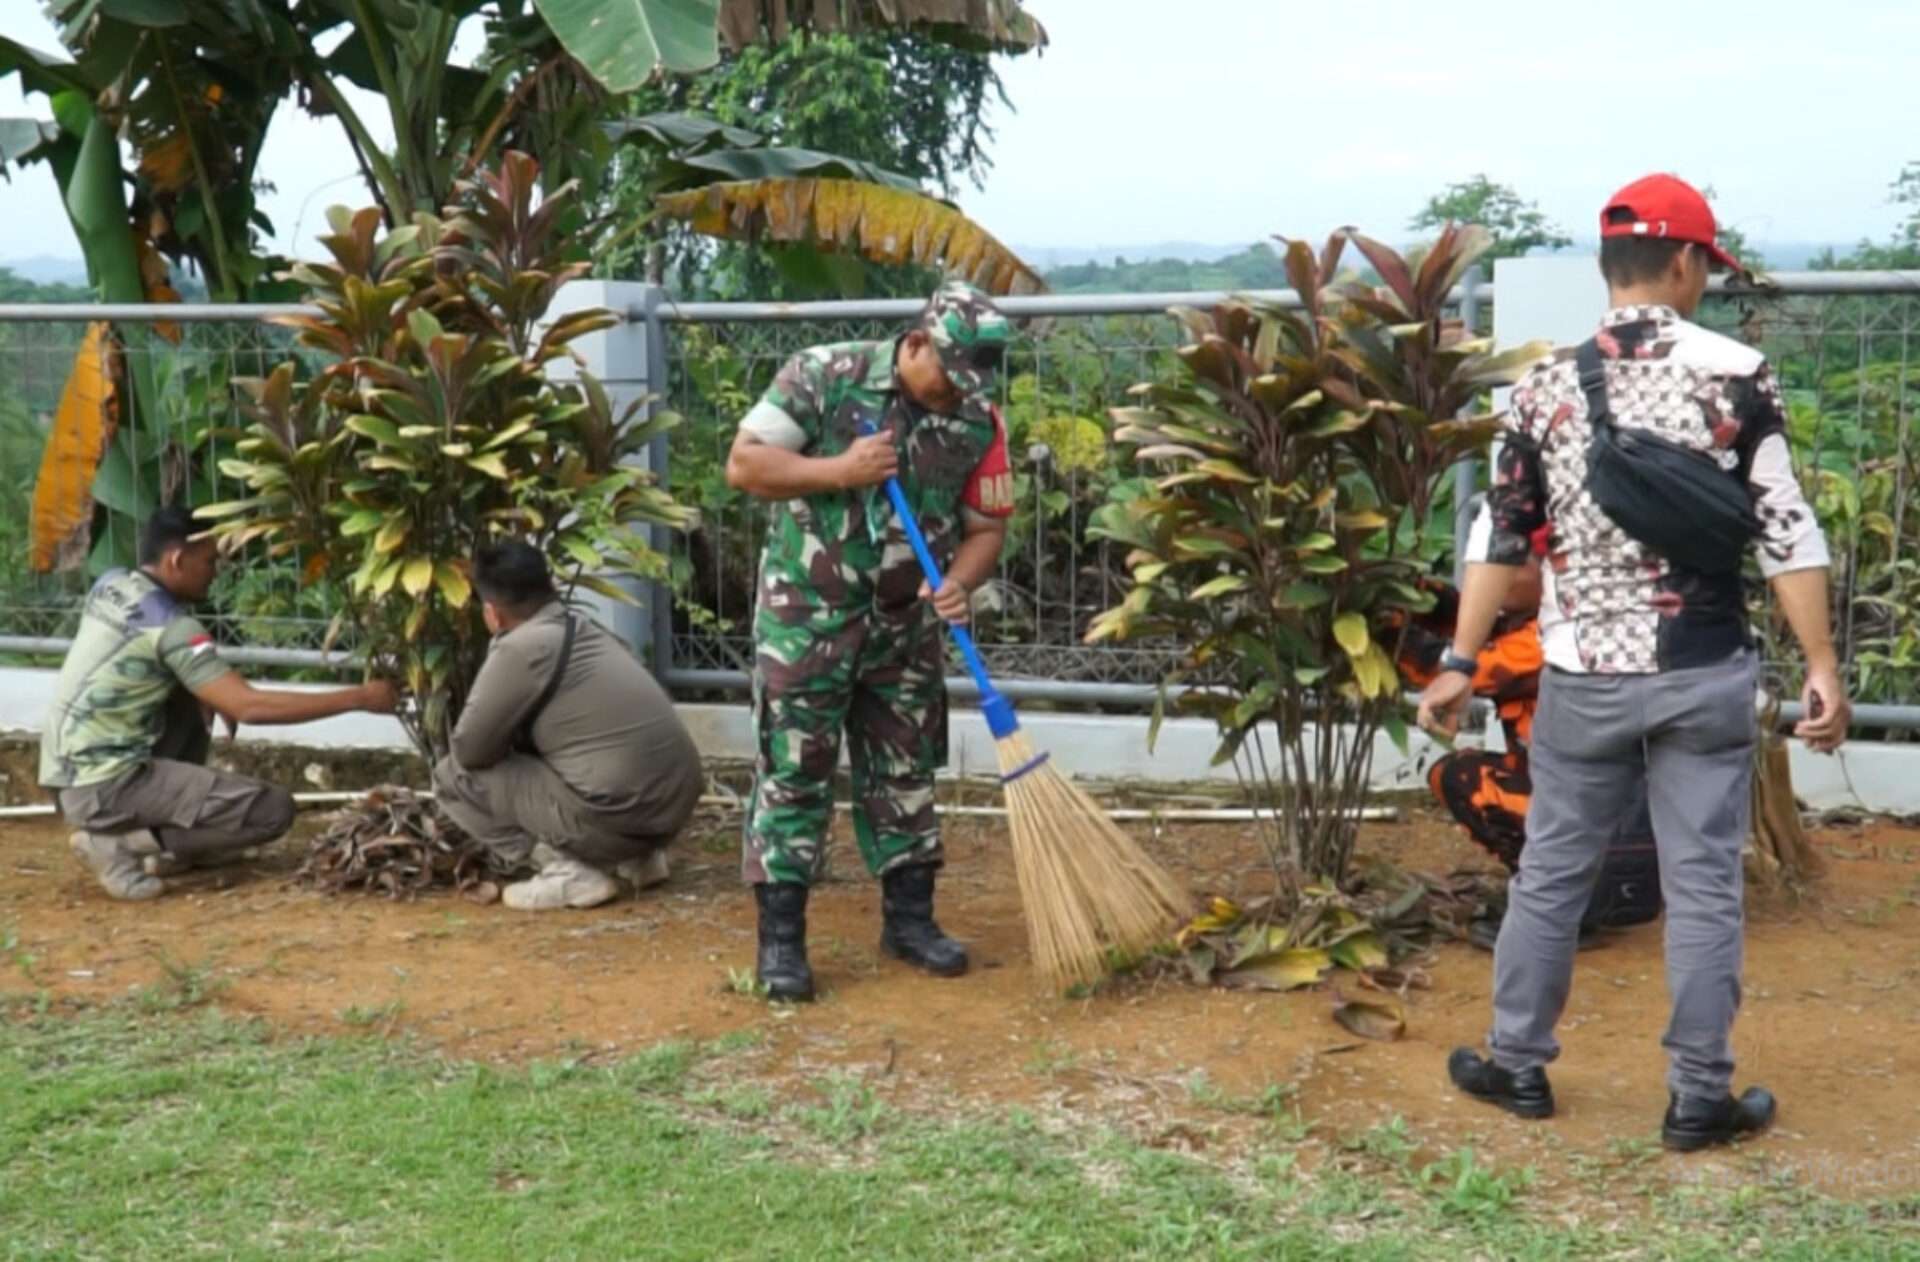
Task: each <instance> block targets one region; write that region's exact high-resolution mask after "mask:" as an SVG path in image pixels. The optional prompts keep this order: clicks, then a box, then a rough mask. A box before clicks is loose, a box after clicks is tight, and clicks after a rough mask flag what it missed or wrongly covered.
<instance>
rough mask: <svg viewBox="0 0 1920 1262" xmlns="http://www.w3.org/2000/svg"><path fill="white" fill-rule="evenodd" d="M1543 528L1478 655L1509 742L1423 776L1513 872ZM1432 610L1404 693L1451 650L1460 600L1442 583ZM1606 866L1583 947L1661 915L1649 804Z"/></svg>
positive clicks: (1522, 832) (1524, 783)
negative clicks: (1602, 932)
mask: <svg viewBox="0 0 1920 1262" xmlns="http://www.w3.org/2000/svg"><path fill="white" fill-rule="evenodd" d="M1485 526H1486V522H1485V520H1484V513H1483V515H1482V520H1481V521H1478V522H1476V523H1475V527H1474V530H1473V532H1472V534H1471V535H1470V537H1469V539H1468V544H1467V551H1468V559H1469V560H1473V559H1475V558H1476V555H1477V554H1476V551H1475V549H1476V545H1478V546H1479V547H1480V548H1481V549H1482V550H1484V545H1485V540H1486V537H1487V530H1486V528H1485ZM1546 550H1547V530H1546V529H1545V528H1543V529H1541V530H1540V531H1539V532H1537V533H1536V534H1535V535H1534V537H1533V560H1532V562H1531V563H1530V564H1529V565H1527V566H1526V567H1525V568H1524V569H1522V570H1521V571H1520V573H1519V575H1518V576H1517V577H1516V578H1515V579H1514V583H1513V588H1512V591H1511V592H1510V594H1509V595H1508V597H1507V601H1506V604H1505V605H1504V607H1503V608H1502V611H1501V615H1500V619H1499V621H1498V622H1497V623H1495V625H1494V629H1493V634H1492V636H1491V637H1489V639H1488V641H1487V644H1486V647H1485V648H1483V649H1482V650H1481V651H1480V656H1479V659H1478V668H1477V669H1476V670H1475V672H1474V676H1473V692H1474V695H1475V696H1477V697H1482V698H1485V699H1486V700H1488V701H1490V702H1492V703H1493V708H1494V714H1495V716H1496V717H1497V718H1498V719H1499V721H1500V726H1501V730H1502V733H1503V735H1504V736H1505V738H1506V740H1505V742H1504V744H1505V746H1506V748H1505V749H1503V750H1498V751H1496V750H1489V749H1462V750H1456V751H1454V752H1452V753H1449V754H1447V755H1446V756H1445V757H1443V758H1441V759H1439V760H1438V761H1437V762H1435V763H1434V764H1433V766H1432V767H1430V768H1429V769H1428V771H1427V786H1428V787H1429V788H1430V789H1431V790H1432V791H1433V795H1434V797H1436V798H1437V799H1439V801H1440V802H1441V804H1442V805H1444V806H1445V807H1446V808H1447V811H1448V813H1449V814H1451V815H1452V816H1453V818H1454V820H1455V821H1456V822H1458V823H1459V824H1460V826H1461V828H1462V829H1463V830H1464V831H1465V832H1466V834H1467V836H1468V837H1470V838H1472V839H1473V841H1474V843H1475V844H1477V845H1479V846H1480V847H1481V848H1482V849H1484V850H1485V851H1486V852H1487V853H1488V854H1490V855H1492V856H1493V857H1494V858H1495V859H1498V860H1499V861H1500V865H1501V866H1502V867H1504V868H1505V869H1506V870H1507V872H1508V873H1509V874H1512V873H1514V872H1518V871H1519V870H1520V856H1521V853H1522V851H1523V850H1524V848H1525V846H1526V844H1527V809H1528V807H1529V805H1530V804H1531V803H1532V800H1533V777H1532V775H1531V774H1530V772H1529V770H1528V765H1527V750H1528V747H1529V745H1530V744H1531V742H1532V738H1533V712H1534V708H1535V706H1536V705H1537V704H1538V701H1539V693H1540V672H1541V670H1542V668H1543V667H1544V666H1545V664H1546V658H1545V655H1544V653H1543V652H1542V650H1541V647H1540V620H1541V616H1542V612H1543V611H1542V609H1541V605H1540V596H1541V583H1540V562H1541V559H1542V558H1543V557H1544V556H1545V555H1546ZM1432 590H1433V592H1434V595H1435V597H1436V603H1435V605H1434V607H1433V609H1432V610H1431V611H1429V612H1427V613H1425V614H1422V615H1420V616H1419V617H1417V618H1415V619H1414V620H1413V622H1412V624H1411V625H1409V626H1408V628H1407V633H1406V635H1405V637H1404V638H1403V640H1402V642H1401V649H1400V659H1399V664H1400V674H1401V677H1402V678H1403V679H1404V680H1406V682H1407V684H1408V686H1410V687H1413V688H1424V687H1425V686H1426V685H1427V684H1428V683H1429V682H1431V681H1432V679H1433V678H1434V676H1435V675H1436V674H1438V673H1439V666H1440V659H1441V658H1442V657H1443V656H1444V655H1445V653H1446V651H1447V648H1448V646H1449V645H1450V644H1451V643H1452V642H1453V624H1454V618H1455V615H1456V613H1457V612H1458V609H1459V604H1460V594H1459V592H1457V591H1456V590H1454V589H1453V587H1451V586H1449V585H1447V584H1443V583H1436V584H1434V585H1433V588H1432ZM1622 819H1623V822H1622V825H1621V829H1620V832H1619V834H1618V836H1616V837H1615V839H1614V843H1613V846H1612V847H1611V849H1610V850H1609V852H1608V857H1607V866H1606V868H1605V869H1604V870H1603V871H1602V873H1601V878H1600V881H1599V884H1598V885H1596V886H1595V888H1594V894H1593V900H1592V901H1591V902H1590V903H1589V904H1588V906H1587V910H1586V914H1585V915H1584V916H1582V917H1581V922H1580V941H1581V944H1582V945H1583V946H1590V945H1592V944H1593V943H1594V942H1595V941H1597V939H1598V935H1599V931H1600V930H1601V929H1602V928H1619V927H1624V926H1627V925H1635V924H1642V923H1644V922H1646V921H1648V920H1652V919H1653V918H1654V917H1656V916H1658V915H1659V914H1660V874H1659V866H1658V863H1657V860H1656V859H1655V857H1654V849H1653V824H1652V819H1651V817H1650V814H1649V812H1648V809H1647V804H1646V802H1645V801H1644V799H1643V800H1642V801H1641V802H1639V803H1638V804H1636V807H1635V809H1633V810H1631V811H1628V812H1627V813H1626V814H1625V815H1623V817H1622ZM1499 933H1500V917H1499V915H1497V914H1496V915H1493V916H1489V917H1486V918H1483V919H1480V920H1476V921H1474V922H1473V923H1472V924H1471V925H1469V926H1468V930H1467V938H1468V940H1469V941H1470V942H1472V943H1473V944H1474V945H1475V946H1478V947H1481V948H1484V949H1485V950H1488V951H1491V950H1492V949H1493V943H1494V940H1495V939H1496V938H1497V937H1498V936H1499Z"/></svg>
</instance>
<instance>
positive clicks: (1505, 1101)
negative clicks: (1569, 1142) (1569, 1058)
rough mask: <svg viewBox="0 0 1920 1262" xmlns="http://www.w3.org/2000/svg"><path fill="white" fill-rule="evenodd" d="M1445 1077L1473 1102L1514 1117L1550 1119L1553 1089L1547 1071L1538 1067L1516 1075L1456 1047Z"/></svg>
mask: <svg viewBox="0 0 1920 1262" xmlns="http://www.w3.org/2000/svg"><path fill="white" fill-rule="evenodd" d="M1447 1077H1449V1078H1451V1079H1453V1085H1454V1086H1456V1087H1458V1088H1460V1090H1462V1091H1464V1092H1466V1093H1467V1094H1468V1095H1470V1096H1472V1097H1473V1098H1474V1099H1476V1100H1485V1101H1486V1102H1487V1103H1488V1104H1493V1105H1498V1106H1499V1107H1500V1108H1503V1109H1505V1110H1506V1111H1507V1112H1509V1113H1511V1114H1513V1115H1514V1116H1515V1117H1532V1118H1541V1117H1552V1116H1553V1086H1552V1084H1551V1083H1549V1082H1548V1081H1547V1071H1546V1070H1544V1069H1542V1068H1540V1067H1539V1066H1537V1065H1536V1066H1535V1067H1533V1068H1532V1069H1523V1070H1521V1071H1520V1072H1519V1073H1517V1074H1516V1073H1513V1072H1511V1071H1509V1070H1505V1069H1502V1068H1500V1066H1498V1065H1496V1064H1494V1063H1493V1062H1492V1061H1490V1060H1488V1059H1487V1058H1486V1057H1484V1056H1482V1055H1480V1054H1479V1053H1478V1052H1476V1051H1474V1050H1473V1049H1472V1048H1470V1047H1456V1048H1454V1049H1453V1055H1451V1056H1449V1057H1447Z"/></svg>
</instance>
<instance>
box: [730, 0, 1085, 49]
mask: <svg viewBox="0 0 1920 1262" xmlns="http://www.w3.org/2000/svg"><path fill="white" fill-rule="evenodd" d="M876 26H913V27H918V28H920V29H922V30H924V31H926V32H927V33H928V34H930V35H932V36H933V37H934V38H936V39H939V40H942V41H943V42H945V43H948V44H952V45H954V46H955V47H958V48H968V49H973V50H976V51H980V52H989V51H990V52H997V53H1025V52H1031V51H1033V50H1035V49H1038V48H1044V47H1046V43H1047V32H1046V28H1045V27H1043V26H1041V25H1040V23H1039V22H1037V21H1035V20H1034V18H1033V17H1032V15H1030V14H1028V13H1027V12H1026V11H1025V10H1023V9H1022V8H1021V7H1020V0H722V3H721V5H720V38H721V39H722V40H723V41H725V43H726V45H727V48H728V50H729V51H738V50H739V49H741V48H744V47H746V46H747V45H749V44H764V43H769V42H777V41H779V40H783V39H785V38H786V37H787V35H788V34H789V33H790V32H791V31H792V30H793V29H795V28H806V29H811V30H815V31H860V30H865V29H868V28H871V27H876Z"/></svg>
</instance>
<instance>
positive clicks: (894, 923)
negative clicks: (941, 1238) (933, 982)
mask: <svg viewBox="0 0 1920 1262" xmlns="http://www.w3.org/2000/svg"><path fill="white" fill-rule="evenodd" d="M933 872H934V865H933V864H931V863H917V864H915V865H913V866H912V867H910V868H895V869H894V870H893V871H891V872H889V873H887V874H886V875H885V876H883V877H881V878H880V889H881V901H880V905H881V908H882V911H883V913H884V915H885V917H886V923H885V926H884V927H883V928H882V929H881V930H880V949H881V950H882V951H884V952H885V953H886V954H888V955H891V956H892V957H893V958H894V959H896V960H905V961H906V962H907V963H909V964H911V965H913V966H914V967H916V968H921V969H925V970H926V971H927V972H929V973H932V974H933V975H934V976H935V977H958V976H960V974H962V973H964V972H966V971H967V948H965V947H963V946H961V945H960V944H959V943H958V942H955V941H954V940H953V939H952V938H949V937H948V936H947V935H946V934H944V933H942V932H940V926H939V925H937V924H935V923H933Z"/></svg>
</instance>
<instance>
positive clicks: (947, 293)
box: [920, 280, 1013, 409]
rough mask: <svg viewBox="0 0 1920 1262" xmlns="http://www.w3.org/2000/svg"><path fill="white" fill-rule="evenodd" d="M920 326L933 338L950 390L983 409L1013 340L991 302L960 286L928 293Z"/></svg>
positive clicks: (950, 284)
mask: <svg viewBox="0 0 1920 1262" xmlns="http://www.w3.org/2000/svg"><path fill="white" fill-rule="evenodd" d="M920 324H921V327H922V328H924V329H926V331H927V333H928V335H929V336H930V337H932V339H933V345H934V349H935V350H936V351H938V352H939V355H940V366H941V367H942V368H944V369H945V370H946V373H947V380H949V381H951V382H952V383H953V385H954V388H955V389H956V390H959V391H960V392H961V393H962V394H964V395H966V396H967V399H968V401H969V402H977V403H978V405H979V406H980V407H981V408H982V409H984V408H986V407H988V406H989V405H990V404H991V403H992V402H993V382H994V375H995V374H996V373H998V372H999V371H1000V362H1001V360H1003V359H1005V358H1006V353H1007V345H1008V343H1010V342H1012V341H1013V324H1012V322H1011V321H1009V320H1008V319H1007V317H1006V316H1004V315H1002V314H1001V312H1000V308H998V307H996V306H994V305H993V299H991V298H989V297H987V295H986V294H984V293H982V292H981V291H980V290H978V289H976V288H974V287H973V286H972V285H969V284H967V283H966V282H965V281H960V280H954V281H948V282H947V283H946V284H944V285H942V286H940V288H939V289H937V290H935V291H934V295H933V298H932V300H931V301H929V302H928V303H927V311H926V314H925V315H924V316H922V317H921V321H920Z"/></svg>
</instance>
